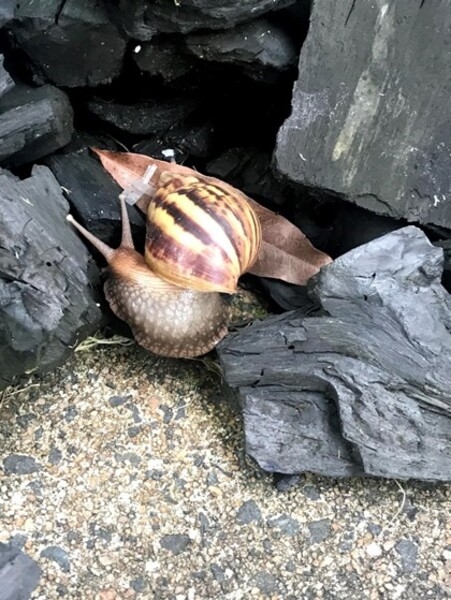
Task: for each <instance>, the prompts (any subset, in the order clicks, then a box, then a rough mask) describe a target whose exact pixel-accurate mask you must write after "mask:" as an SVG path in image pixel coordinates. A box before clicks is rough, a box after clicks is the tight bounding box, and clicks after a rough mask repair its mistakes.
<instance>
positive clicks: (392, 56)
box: [275, 0, 451, 228]
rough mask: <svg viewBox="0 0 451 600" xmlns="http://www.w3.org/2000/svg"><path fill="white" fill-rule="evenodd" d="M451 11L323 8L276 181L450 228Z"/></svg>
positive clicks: (364, 5)
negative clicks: (450, 45) (283, 179)
mask: <svg viewBox="0 0 451 600" xmlns="http://www.w3.org/2000/svg"><path fill="white" fill-rule="evenodd" d="M448 39H449V5H448V4H447V3H444V2H441V0H430V1H428V2H389V3H387V2H380V3H379V2H373V3H372V2H355V1H353V0H346V1H345V2H343V1H342V0H334V1H333V2H330V0H318V1H315V2H314V3H313V4H312V14H311V22H310V28H309V32H308V35H307V39H306V41H305V44H304V46H303V48H302V53H301V56H300V62H299V77H298V80H297V83H296V84H295V88H294V91H293V98H292V110H291V115H290V116H289V118H288V119H287V120H286V121H285V123H284V124H283V126H282V127H281V129H280V131H279V135H278V140H277V148H276V153H275V159H276V166H277V169H278V170H279V172H280V173H281V174H282V175H283V176H285V177H287V178H288V179H290V180H291V181H294V182H297V183H300V184H302V185H303V186H308V187H309V188H312V189H314V190H319V191H321V190H322V191H332V192H333V193H335V194H338V195H340V196H341V197H342V198H343V199H346V200H348V201H351V202H354V203H355V204H357V205H359V206H361V207H363V208H367V209H368V210H371V211H373V212H375V213H379V214H382V215H388V216H391V217H394V218H397V219H399V218H405V219H407V220H408V221H410V222H412V221H414V222H419V223H423V224H426V223H433V224H436V225H441V226H443V227H448V228H451V203H450V202H448V201H446V198H448V197H449V191H450V187H451V181H450V178H451V163H450V155H451V148H450V140H451V129H450V122H449V116H448V115H449V97H450V94H451V70H450V69H449V48H448V46H447V44H448Z"/></svg>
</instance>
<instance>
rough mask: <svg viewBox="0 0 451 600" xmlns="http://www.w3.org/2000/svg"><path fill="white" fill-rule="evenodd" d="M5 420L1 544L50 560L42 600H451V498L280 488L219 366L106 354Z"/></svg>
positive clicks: (414, 489) (14, 393)
mask: <svg viewBox="0 0 451 600" xmlns="http://www.w3.org/2000/svg"><path fill="white" fill-rule="evenodd" d="M0 416H1V419H0V465H1V466H2V467H3V470H1V468H0V487H1V496H0V541H4V542H7V541H10V540H13V542H14V543H15V544H17V545H19V546H21V547H23V548H24V550H25V551H26V552H27V553H28V554H29V555H30V556H32V557H33V558H35V559H36V560H37V561H38V562H39V564H40V566H41V567H42V569H43V577H42V580H41V583H40V586H39V588H38V589H37V590H36V591H35V592H34V594H33V598H35V599H37V598H39V599H54V598H64V597H66V598H74V599H99V600H114V599H130V598H131V599H133V598H137V599H141V598H142V599H145V598H158V599H160V598H161V599H166V598H167V599H169V598H170V599H174V600H185V599H186V600H193V599H204V598H208V599H210V598H230V599H235V598H236V599H239V598H272V599H275V598H287V599H293V600H294V599H296V600H297V599H300V598H346V599H354V598H356V599H360V598H369V599H371V600H372V599H379V598H390V599H396V598H434V599H440V598H448V597H451V527H450V521H451V486H445V485H439V486H434V485H421V484H412V483H405V482H399V483H398V482H395V481H381V480H360V479H354V480H345V481H336V480H328V479H325V478H321V477H315V476H313V475H306V476H304V477H302V478H300V481H299V482H298V483H297V485H295V486H293V487H291V488H290V489H288V491H284V492H282V491H279V490H278V489H276V487H275V486H274V484H273V478H272V477H271V476H269V475H266V474H263V473H261V472H260V471H259V470H258V468H256V467H255V465H253V464H252V463H251V462H250V461H249V460H248V459H246V457H245V455H244V451H243V441H242V431H241V426H240V421H239V419H238V418H237V417H236V416H235V415H234V414H233V413H232V412H231V410H230V409H229V407H228V406H227V404H226V403H225V402H224V400H221V394H220V378H219V376H218V373H217V372H216V371H215V369H214V368H212V363H210V362H203V361H173V360H166V359H157V358H153V357H151V356H150V355H149V354H147V353H146V352H144V351H142V350H140V349H138V348H137V347H136V346H131V347H119V346H111V347H106V348H100V347H97V348H94V349H92V350H91V351H89V352H79V353H77V354H76V355H75V357H74V358H73V359H72V360H71V361H70V362H69V363H68V364H67V365H66V366H65V367H64V368H62V369H60V370H59V371H58V372H56V373H53V374H50V375H48V376H46V377H44V378H43V379H41V380H40V381H38V380H31V383H30V384H29V386H28V387H27V388H26V389H24V390H23V391H19V390H18V389H12V390H8V391H7V392H6V393H4V394H3V398H2V401H1V408H0ZM288 487H289V486H288Z"/></svg>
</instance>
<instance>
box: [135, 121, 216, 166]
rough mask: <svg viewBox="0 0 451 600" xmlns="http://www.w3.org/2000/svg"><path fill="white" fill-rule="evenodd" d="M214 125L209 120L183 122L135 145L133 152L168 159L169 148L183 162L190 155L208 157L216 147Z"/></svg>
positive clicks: (178, 160) (176, 158)
mask: <svg viewBox="0 0 451 600" xmlns="http://www.w3.org/2000/svg"><path fill="white" fill-rule="evenodd" d="M214 142H215V140H214V126H213V125H212V124H211V123H209V122H208V121H204V122H201V123H197V122H194V123H189V122H186V123H182V124H180V125H177V126H175V127H172V128H171V129H170V130H169V131H167V132H164V133H163V134H161V135H159V136H153V137H152V138H150V139H146V140H142V141H140V142H138V143H137V144H135V146H133V152H138V153H141V154H148V155H149V156H153V157H154V158H158V159H159V160H165V159H166V160H167V154H166V152H167V150H173V152H174V159H175V161H176V162H177V163H182V164H183V162H184V161H185V160H186V159H187V157H189V156H191V157H192V156H195V157H198V158H206V157H208V156H210V155H211V153H212V152H213V149H214Z"/></svg>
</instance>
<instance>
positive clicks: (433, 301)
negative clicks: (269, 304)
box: [218, 226, 451, 481]
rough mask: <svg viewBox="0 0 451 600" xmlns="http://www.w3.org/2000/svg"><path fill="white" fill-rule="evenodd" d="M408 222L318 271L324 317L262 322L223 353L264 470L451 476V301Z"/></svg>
mask: <svg viewBox="0 0 451 600" xmlns="http://www.w3.org/2000/svg"><path fill="white" fill-rule="evenodd" d="M442 271H443V251H442V250H441V249H440V248H436V247H434V246H433V245H432V244H431V243H430V242H429V240H428V239H427V237H426V236H425V234H424V233H423V232H422V231H420V230H419V229H418V228H416V227H413V226H408V227H404V228H402V229H399V230H397V231H395V232H392V233H389V234H386V235H384V236H383V237H380V238H378V239H376V240H374V241H372V242H369V243H368V244H365V245H363V246H359V247H358V248H355V249H354V250H352V251H350V252H348V253H347V254H344V255H343V256H341V257H340V258H338V259H336V260H335V262H334V263H332V264H331V265H328V266H326V267H323V269H322V270H321V271H320V273H319V274H318V276H316V277H315V278H313V279H312V280H311V282H309V290H310V294H311V295H312V296H313V298H314V299H315V300H316V301H317V302H318V303H319V304H320V305H321V306H322V309H323V311H324V313H323V314H321V315H319V316H318V315H315V316H310V317H308V316H307V317H305V316H304V315H303V313H302V311H294V312H290V313H285V314H284V315H280V316H275V317H270V318H268V319H265V320H264V321H263V322H256V323H254V324H253V325H252V326H250V327H248V328H246V329H245V330H244V331H242V332H237V333H232V334H229V335H228V336H227V337H226V338H225V339H224V340H223V341H222V342H221V343H220V344H219V346H218V352H219V356H220V360H221V365H222V369H223V373H224V377H225V380H226V382H227V383H228V385H229V386H230V387H232V388H233V389H235V390H237V392H238V397H239V401H240V405H241V410H242V414H243V421H244V427H245V437H246V449H247V452H248V453H249V454H250V455H251V456H252V457H253V458H255V460H256V461H257V462H258V463H259V464H260V465H261V466H262V467H263V468H264V469H265V470H267V471H272V472H277V473H286V474H296V473H301V472H304V471H313V472H316V473H321V474H325V475H330V476H334V477H336V476H339V475H353V474H354V475H355V474H360V475H368V476H382V477H393V478H400V479H422V480H426V481H450V480H451V427H450V425H451V421H450V419H451V296H450V295H449V294H448V293H447V292H446V290H445V289H444V288H443V287H442V285H441V283H440V278H441V275H442Z"/></svg>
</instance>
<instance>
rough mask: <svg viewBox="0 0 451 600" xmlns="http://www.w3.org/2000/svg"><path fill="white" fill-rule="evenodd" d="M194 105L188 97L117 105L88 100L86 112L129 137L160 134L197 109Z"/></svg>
mask: <svg viewBox="0 0 451 600" xmlns="http://www.w3.org/2000/svg"><path fill="white" fill-rule="evenodd" d="M197 105H198V103H197V102H195V101H193V100H190V99H187V98H177V99H174V100H166V101H156V100H155V101H149V102H140V103H136V104H120V103H116V102H107V101H104V100H90V101H89V102H88V104H87V109H88V110H89V112H90V113H91V114H93V115H95V116H96V117H97V118H98V119H100V120H101V121H102V122H103V123H105V124H107V125H110V126H112V127H114V128H115V129H117V130H119V131H123V132H126V133H130V134H132V135H149V134H151V133H161V132H163V131H167V130H168V129H169V128H170V127H172V126H174V125H176V124H177V123H180V122H181V121H183V120H184V119H186V117H187V116H188V115H189V114H190V113H191V112H192V111H193V110H194V109H195V108H196V106H197Z"/></svg>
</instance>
